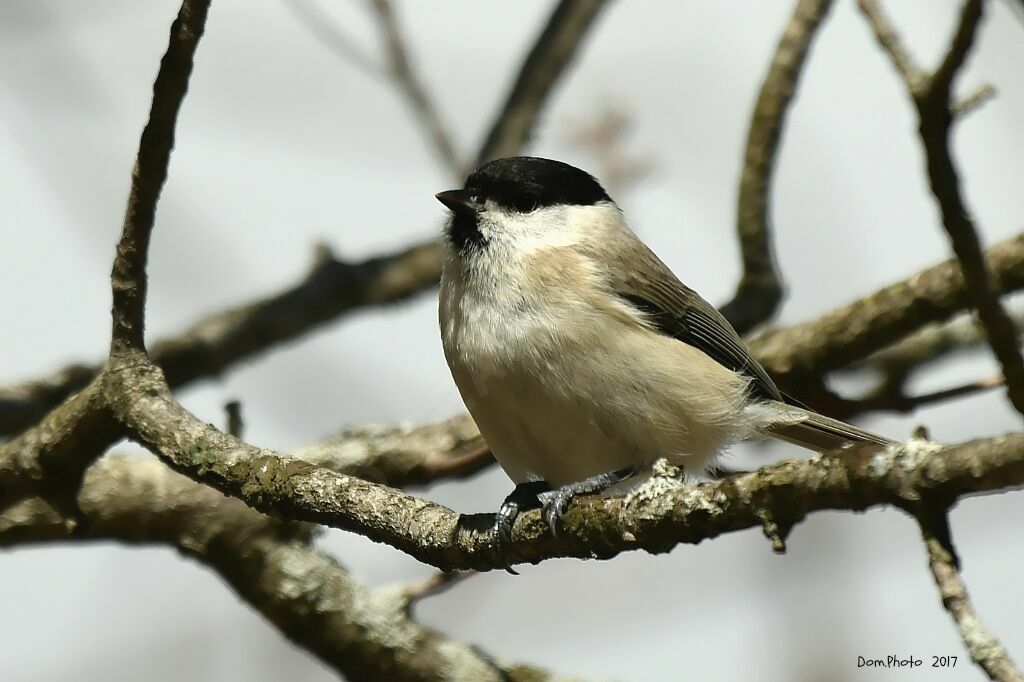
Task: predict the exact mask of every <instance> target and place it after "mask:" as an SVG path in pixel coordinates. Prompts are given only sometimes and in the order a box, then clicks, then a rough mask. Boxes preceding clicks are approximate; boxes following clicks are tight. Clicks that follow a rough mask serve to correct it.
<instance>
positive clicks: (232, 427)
mask: <svg viewBox="0 0 1024 682" xmlns="http://www.w3.org/2000/svg"><path fill="white" fill-rule="evenodd" d="M224 413H225V414H226V415H227V422H228V423H227V429H226V430H227V432H228V433H230V434H231V435H232V436H234V437H235V438H242V436H243V435H244V432H245V420H244V419H242V403H241V402H240V401H238V400H230V401H228V402H227V403H225V404H224Z"/></svg>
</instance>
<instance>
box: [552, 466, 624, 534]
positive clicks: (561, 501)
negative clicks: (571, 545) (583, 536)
mask: <svg viewBox="0 0 1024 682" xmlns="http://www.w3.org/2000/svg"><path fill="white" fill-rule="evenodd" d="M635 473H636V469H635V468H633V467H626V468H625V469H619V470H618V471H610V472H608V473H606V474H598V475H597V476H591V477H590V478H585V479H583V480H582V481H576V482H574V483H568V484H566V485H563V486H562V487H560V488H555V489H554V490H551V491H549V492H545V493H541V494H539V495H538V496H537V497H538V498H540V500H541V503H542V504H541V506H542V507H543V513H544V520H545V521H547V522H548V527H549V528H551V533H552V534H553V535H555V536H556V537H557V536H558V535H559V534H560V531H561V528H562V516H563V515H565V511H566V509H568V508H569V504H570V503H571V502H572V500H573V498H574V497H576V496H577V495H591V494H593V493H600V492H604V491H605V490H607V489H608V488H610V487H612V486H613V485H615V484H616V483H621V482H622V481H625V480H626V479H627V478H629V477H630V476H632V475H633V474H635Z"/></svg>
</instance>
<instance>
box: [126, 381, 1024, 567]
mask: <svg viewBox="0 0 1024 682" xmlns="http://www.w3.org/2000/svg"><path fill="white" fill-rule="evenodd" d="M113 376H115V377H116V378H117V379H118V381H119V382H120V384H119V386H118V391H117V394H118V395H119V396H120V398H119V400H118V402H117V404H116V405H115V406H114V409H115V413H116V414H117V416H118V418H119V419H120V420H121V421H122V423H123V424H124V425H125V427H126V428H127V429H128V431H129V433H130V434H131V437H132V438H133V439H135V440H136V441H138V442H139V443H141V444H142V445H145V446H146V447H148V448H150V449H151V450H153V451H154V452H157V453H158V454H160V456H161V458H162V459H164V461H165V462H167V463H168V464H170V465H171V466H172V467H174V468H175V469H177V470H179V471H181V472H182V473H184V474H186V475H187V476H189V477H191V478H193V479H194V480H196V481H199V482H203V483H206V484H208V485H210V486H212V487H214V488H217V489H218V490H221V491H222V492H224V493H226V494H229V495H232V496H235V497H238V498H239V499H241V500H243V501H244V502H246V503H247V504H249V505H250V506H253V507H254V508H256V509H259V510H263V511H268V512H273V513H275V514H278V515H281V516H283V517H285V518H292V519H296V520H302V521H310V522H314V523H320V524H325V525H330V526H333V527H337V528H342V529H345V530H350V531H353V532H356V533H359V534H361V535H363V536H365V537H367V538H369V539H371V540H374V541H377V542H383V543H386V544H389V545H391V546H393V547H395V548H397V549H400V550H402V551H404V552H406V553H407V554H409V555H411V556H413V557H415V558H417V559H419V560H420V561H423V562H425V563H429V564H431V565H433V566H436V567H437V568H440V569H442V570H464V569H475V570H492V569H494V568H504V567H505V565H506V558H505V557H501V556H498V554H497V552H496V550H495V548H494V547H493V546H491V544H490V534H489V533H488V532H486V530H487V529H489V528H490V523H491V520H492V518H493V517H492V515H489V514H486V515H477V516H473V517H461V518H460V516H459V515H458V514H457V513H455V512H454V511H452V510H450V509H447V508H445V507H443V506H441V505H438V504H435V503H432V502H428V501H426V500H422V499H418V498H415V497H412V496H410V495H407V494H405V493H403V492H400V491H398V490H395V489H393V488H389V487H386V486H382V485H378V484H374V483H370V482H367V481H363V480H361V479H357V478H354V477H351V476H345V475H342V474H337V473H334V472H331V471H328V470H326V469H322V468H318V467H316V466H313V465H311V464H309V463H307V462H302V461H299V460H296V459H295V458H292V457H285V456H282V455H279V454H277V453H274V452H272V451H269V450H261V449H258V448H255V447H252V446H250V445H247V444H245V443H243V442H241V441H239V440H238V439H235V438H232V437H231V436H228V435H226V434H223V433H221V432H220V431H218V430H217V429H215V428H214V427H213V426H211V425H209V424H205V423H203V422H201V421H200V420H198V419H196V418H195V417H193V416H192V415H191V414H189V413H188V412H187V411H186V410H185V409H184V408H183V407H181V406H180V405H179V404H178V403H177V402H176V401H175V400H174V398H173V397H172V396H171V394H170V391H169V389H168V388H167V386H166V385H165V384H164V383H163V381H162V378H161V376H160V373H159V369H158V368H156V367H154V366H152V365H145V364H143V363H142V362H136V363H133V364H131V365H130V366H126V367H125V368H124V369H123V371H117V372H116V373H115V374H114V375H113ZM1021 484H1024V434H1020V435H1013V436H1008V437H1005V438H1001V439H991V440H987V441H977V442H974V443H968V444H966V445H963V446H958V447H951V448H947V449H941V448H939V447H938V446H935V445H931V444H926V443H922V442H913V441H912V442H911V443H909V444H907V445H905V446H902V447H899V448H894V449H892V450H890V451H886V452H881V453H880V452H877V451H876V450H873V449H871V448H861V449H856V450H852V451H848V452H843V453H839V454H836V455H833V456H830V457H824V458H822V459H819V460H801V461H789V462H783V463H781V464H779V465H776V466H773V467H767V468H765V469H762V470H760V471H757V472H755V473H752V474H748V475H746V476H739V477H731V478H727V479H725V480H722V481H717V482H713V483H705V484H701V485H696V486H694V485H683V484H681V483H679V482H678V481H674V480H670V479H669V478H668V477H666V476H662V477H655V478H654V479H653V482H652V483H651V484H650V485H647V486H644V487H642V488H641V489H640V491H638V492H637V493H636V494H634V495H631V496H630V497H629V498H627V499H625V500H607V501H600V500H580V501H578V502H577V503H575V504H574V505H573V506H572V507H570V511H569V513H568V515H567V517H566V522H567V538H566V539H563V540H558V539H555V538H553V537H552V536H551V535H550V531H548V529H547V526H546V525H545V524H544V523H543V522H542V521H541V519H540V515H539V513H537V512H529V513H527V514H526V515H524V517H522V519H521V521H520V522H519V523H518V524H517V526H516V532H515V535H514V539H515V542H514V543H513V545H512V547H511V550H510V555H511V557H512V559H513V560H514V561H516V562H524V561H529V562H536V561H540V560H543V559H547V558H551V557H558V556H577V557H589V556H598V557H602V558H607V557H610V556H613V555H615V554H617V553H619V552H622V551H625V550H633V549H646V550H648V551H655V552H656V551H665V550H667V549H669V548H671V547H672V546H673V545H675V544H676V543H678V542H698V541H700V540H703V539H707V538H710V537H714V536H716V535H719V534H721V533H724V532H728V531H733V530H740V529H743V528H749V527H751V526H757V525H762V524H766V523H767V521H765V519H771V525H772V527H773V528H775V529H776V530H775V531H773V532H775V533H777V534H778V535H780V536H782V537H784V535H785V532H786V530H788V528H790V527H791V526H792V525H793V524H795V523H797V522H798V521H800V520H801V519H802V518H803V517H804V516H805V515H806V514H807V513H809V512H811V511H815V510H819V509H855V510H860V509H865V508H867V507H869V506H874V505H879V504H893V505H897V506H907V505H910V504H911V503H915V504H916V503H917V502H919V501H921V500H928V499H931V498H933V497H940V498H941V499H943V500H948V499H951V498H955V497H956V496H957V495H960V494H966V493H969V492H983V491H988V490H996V489H1003V488H1007V487H1013V486H1018V485H1021Z"/></svg>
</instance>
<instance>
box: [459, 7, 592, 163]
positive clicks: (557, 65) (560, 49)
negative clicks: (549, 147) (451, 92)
mask: <svg viewBox="0 0 1024 682" xmlns="http://www.w3.org/2000/svg"><path fill="white" fill-rule="evenodd" d="M606 4H607V0H561V1H560V2H559V3H558V6H557V7H556V8H555V11H554V12H553V13H552V15H551V18H550V19H548V23H547V25H546V26H545V28H544V31H543V32H542V33H541V34H540V37H538V38H537V42H536V43H535V44H534V46H533V48H532V49H531V50H530V52H529V54H528V55H527V56H526V60H525V61H524V62H523V65H522V67H521V68H520V70H519V76H518V78H516V82H515V84H514V85H513V86H512V91H511V92H510V93H509V95H508V98H507V99H506V100H505V103H504V105H503V106H502V107H501V113H499V114H498V117H497V119H495V121H494V124H493V125H492V126H491V129H490V131H489V132H488V134H487V137H486V138H485V140H484V143H483V145H481V147H480V152H479V153H478V154H477V157H476V162H475V165H477V166H479V165H480V164H482V163H485V162H487V161H490V160H491V159H496V158H500V157H503V156H512V155H513V154H515V153H517V152H518V151H519V150H520V149H522V148H523V146H525V145H526V143H527V141H528V140H529V138H530V134H531V133H532V132H533V129H534V126H535V124H536V122H537V116H538V114H539V113H540V110H541V107H543V106H544V103H545V102H546V101H547V98H548V95H550V94H551V90H552V89H553V87H554V85H555V84H556V83H557V82H558V79H559V78H560V77H561V76H562V74H563V73H564V72H565V70H566V67H567V66H568V65H569V64H570V63H571V62H572V59H573V57H574V56H575V55H576V53H577V52H578V51H579V48H580V45H581V43H582V42H583V39H584V38H585V37H586V34H587V31H588V30H589V29H590V27H591V26H592V25H593V23H594V20H595V19H596V18H597V15H598V14H599V13H600V11H601V10H602V9H603V8H604V6H605V5H606Z"/></svg>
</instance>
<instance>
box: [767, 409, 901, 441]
mask: <svg viewBox="0 0 1024 682" xmlns="http://www.w3.org/2000/svg"><path fill="white" fill-rule="evenodd" d="M780 405H782V404H781V403H780ZM782 407H783V413H784V415H785V417H784V418H783V419H780V420H779V421H777V422H775V423H773V424H772V425H771V426H769V427H767V428H766V429H765V431H766V433H767V435H769V436H771V437H772V438H778V439H779V440H783V441H786V442H787V443H792V444H793V445H799V446H800V447H802V448H807V449H809V450H815V451H817V452H827V451H828V450H835V449H837V448H841V447H843V446H846V445H855V444H858V443H874V444H876V445H893V444H895V443H896V441H894V440H892V439H891V438H886V437H885V436H879V435H878V434H875V433H871V432H870V431H865V430H864V429H858V428H857V427H856V426H853V425H852V424H847V423H846V422H841V421H839V420H838V419H832V418H830V417H826V416H825V415H822V414H818V413H817V412H812V411H811V410H807V409H804V408H802V407H797V406H795V405H782Z"/></svg>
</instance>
